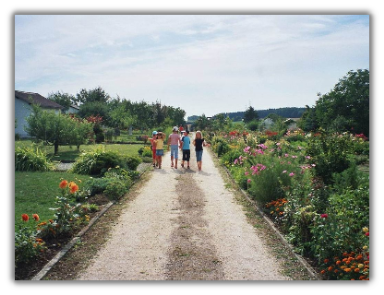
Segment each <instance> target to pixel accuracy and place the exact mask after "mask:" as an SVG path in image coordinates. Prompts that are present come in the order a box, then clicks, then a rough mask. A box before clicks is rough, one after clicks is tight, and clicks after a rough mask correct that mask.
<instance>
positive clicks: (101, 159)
mask: <svg viewBox="0 0 384 295" xmlns="http://www.w3.org/2000/svg"><path fill="white" fill-rule="evenodd" d="M140 163H141V159H140V158H139V157H138V156H122V155H121V154H119V153H117V152H114V151H101V150H100V149H98V150H96V151H91V152H85V153H82V154H81V156H80V158H79V159H78V160H77V161H76V162H75V163H74V165H73V167H72V170H73V172H75V173H79V174H87V175H96V176H103V175H104V173H105V172H107V171H108V169H109V168H115V167H117V166H119V167H122V168H125V169H128V170H136V168H137V166H138V165H139V164H140Z"/></svg>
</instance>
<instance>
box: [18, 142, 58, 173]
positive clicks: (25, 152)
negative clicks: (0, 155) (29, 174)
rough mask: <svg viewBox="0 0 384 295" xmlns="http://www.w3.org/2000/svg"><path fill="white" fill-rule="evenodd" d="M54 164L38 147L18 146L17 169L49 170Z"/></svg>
mask: <svg viewBox="0 0 384 295" xmlns="http://www.w3.org/2000/svg"><path fill="white" fill-rule="evenodd" d="M52 167H53V164H52V163H51V162H50V161H49V160H48V159H47V155H46V154H45V153H44V152H42V151H40V150H39V149H38V148H35V149H34V148H31V147H17V148H16V150H15V169H16V171H49V170H50V169H51V168H52Z"/></svg>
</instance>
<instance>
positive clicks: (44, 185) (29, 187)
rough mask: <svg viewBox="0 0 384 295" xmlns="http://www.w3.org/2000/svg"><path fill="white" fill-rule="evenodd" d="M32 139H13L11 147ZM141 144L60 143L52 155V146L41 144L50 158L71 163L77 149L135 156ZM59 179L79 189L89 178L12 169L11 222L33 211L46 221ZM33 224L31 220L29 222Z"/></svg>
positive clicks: (26, 142)
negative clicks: (13, 202) (13, 217)
mask: <svg viewBox="0 0 384 295" xmlns="http://www.w3.org/2000/svg"><path fill="white" fill-rule="evenodd" d="M31 145H32V141H30V140H25V141H24V140H23V141H16V142H15V147H18V146H31ZM142 146H143V145H141V144H96V145H95V144H91V145H82V146H81V147H80V152H78V151H77V150H76V148H75V147H73V148H70V147H69V146H60V147H59V155H58V156H54V155H53V147H52V146H43V147H41V148H42V149H43V150H44V151H45V152H46V153H47V154H48V156H49V157H51V160H52V161H66V162H68V161H70V162H73V161H75V160H76V158H78V157H79V155H80V153H81V152H84V151H92V150H96V149H102V150H105V151H116V152H118V153H120V154H123V155H135V156H138V155H139V154H138V150H139V149H140V148H141V147H142ZM62 179H66V180H68V181H71V180H73V181H75V182H76V183H77V184H78V185H79V188H80V189H81V188H82V184H81V183H78V181H76V179H79V180H81V181H82V182H83V183H84V181H85V180H87V179H89V176H88V175H79V174H73V173H69V172H54V171H51V172H15V224H18V223H20V222H22V221H21V214H23V213H26V214H28V215H29V216H30V217H32V214H34V213H36V214H38V215H39V216H40V219H41V220H48V219H50V218H52V217H53V211H52V210H49V208H52V207H54V206H55V197H56V196H57V195H58V194H60V189H59V183H60V181H61V180H62ZM29 224H31V225H32V224H33V222H31V221H30V222H29Z"/></svg>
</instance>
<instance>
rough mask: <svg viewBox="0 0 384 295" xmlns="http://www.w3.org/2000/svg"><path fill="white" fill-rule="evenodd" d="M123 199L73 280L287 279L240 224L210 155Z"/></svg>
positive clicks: (167, 171)
mask: <svg viewBox="0 0 384 295" xmlns="http://www.w3.org/2000/svg"><path fill="white" fill-rule="evenodd" d="M150 173H151V174H152V175H151V177H150V179H149V180H148V181H147V183H145V185H143V186H142V187H141V188H140V191H139V193H138V195H137V197H136V198H135V199H133V200H131V201H129V204H128V206H127V207H126V210H125V212H123V213H122V215H121V216H120V217H119V220H118V221H117V224H116V226H114V228H113V230H112V232H111V235H110V238H109V240H108V241H107V242H106V244H105V245H104V247H103V248H102V249H101V250H100V251H99V252H98V253H97V254H96V256H95V257H94V259H93V260H92V261H91V263H90V265H89V266H88V268H87V269H85V271H83V272H82V273H80V274H79V276H78V278H77V280H289V278H288V277H286V276H284V275H282V274H281V272H280V270H281V266H280V265H279V264H278V262H277V259H276V258H275V257H273V255H272V254H271V253H272V252H271V251H269V249H268V247H267V246H266V244H265V243H264V242H263V238H262V237H261V236H259V235H258V233H257V231H256V229H255V228H254V227H253V226H252V225H251V224H249V223H248V222H247V219H246V216H245V213H244V211H243V210H242V207H241V205H240V204H238V203H237V201H236V200H235V196H234V194H233V193H232V192H231V191H229V190H228V189H226V188H225V183H224V180H223V178H222V176H221V175H220V172H219V170H218V168H217V167H215V165H214V162H213V159H212V155H211V154H210V151H208V150H205V151H204V154H203V171H197V165H196V158H195V156H194V152H193V151H192V152H191V169H185V168H181V167H180V162H179V168H178V169H174V168H171V167H170V155H169V153H166V155H165V156H164V157H163V168H162V169H154V170H153V171H151V172H150Z"/></svg>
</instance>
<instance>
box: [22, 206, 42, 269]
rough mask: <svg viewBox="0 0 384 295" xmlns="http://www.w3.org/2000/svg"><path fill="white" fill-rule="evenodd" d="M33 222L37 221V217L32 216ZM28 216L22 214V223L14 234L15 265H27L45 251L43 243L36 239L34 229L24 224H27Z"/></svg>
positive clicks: (35, 215)
mask: <svg viewBox="0 0 384 295" xmlns="http://www.w3.org/2000/svg"><path fill="white" fill-rule="evenodd" d="M32 216H33V219H34V221H35V222H38V221H39V216H38V215H37V214H33V215H32ZM29 219H30V218H29V215H28V214H23V215H22V220H23V223H22V224H20V225H19V229H18V230H17V231H16V232H15V263H16V265H18V264H22V263H28V262H30V261H32V260H33V259H35V258H36V257H37V256H38V255H39V254H40V253H41V252H43V251H45V250H46V247H45V243H44V241H43V240H42V239H40V238H38V237H37V231H36V228H35V227H34V228H31V227H30V226H27V225H26V224H27V223H28V222H29Z"/></svg>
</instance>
